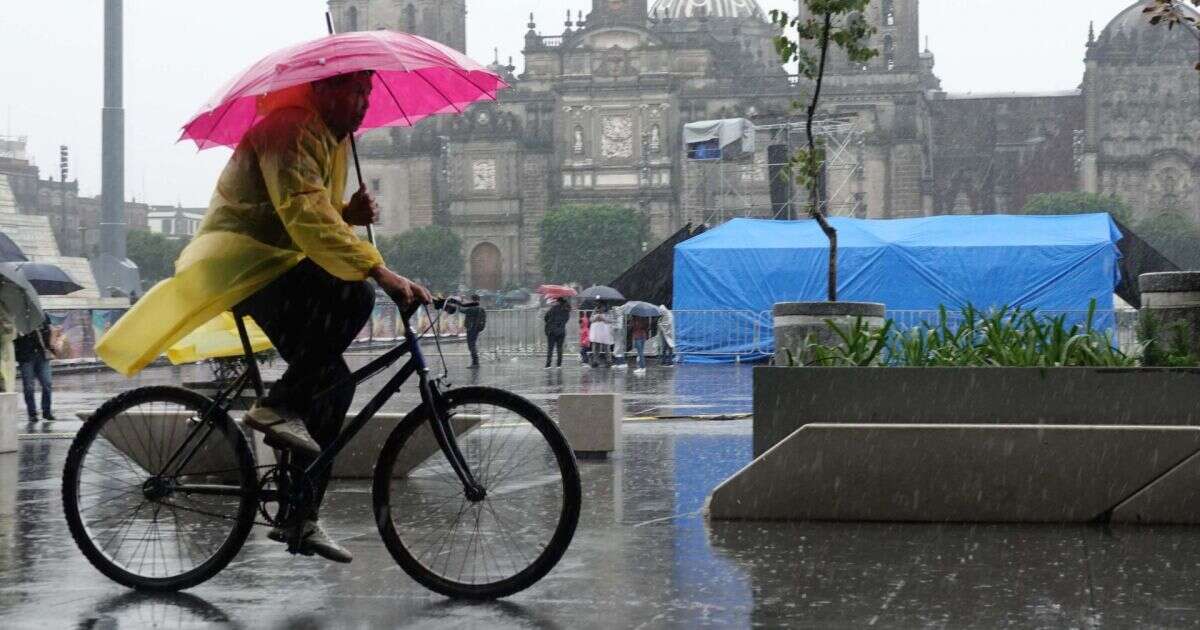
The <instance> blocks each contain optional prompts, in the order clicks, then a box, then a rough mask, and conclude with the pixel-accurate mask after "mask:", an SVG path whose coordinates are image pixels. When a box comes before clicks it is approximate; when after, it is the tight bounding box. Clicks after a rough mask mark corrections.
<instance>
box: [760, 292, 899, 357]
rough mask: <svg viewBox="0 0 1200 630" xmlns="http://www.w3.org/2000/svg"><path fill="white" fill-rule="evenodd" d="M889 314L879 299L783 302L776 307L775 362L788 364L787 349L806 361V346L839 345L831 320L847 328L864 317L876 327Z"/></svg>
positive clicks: (872, 327) (872, 326) (864, 320)
mask: <svg viewBox="0 0 1200 630" xmlns="http://www.w3.org/2000/svg"><path fill="white" fill-rule="evenodd" d="M886 314H887V308H886V307H885V306H884V305H883V304H879V303H876V302H780V303H778V304H776V305H775V309H774V317H775V363H776V364H777V365H786V364H787V361H788V355H787V350H791V352H792V355H793V356H794V357H795V359H796V361H797V362H804V361H807V356H808V353H807V352H806V351H805V350H804V348H805V347H806V346H807V345H808V344H810V343H817V344H821V345H825V346H836V345H840V344H841V343H842V340H841V338H840V337H838V336H837V333H835V332H834V331H833V330H831V329H830V328H829V324H828V322H833V323H834V324H836V325H838V326H839V327H841V328H842V329H847V328H850V327H853V326H854V324H855V322H856V321H857V320H858V318H860V317H861V318H862V320H863V323H865V324H866V325H867V326H868V327H870V328H871V329H872V330H875V329H878V328H882V327H883V322H884V317H885V315H886Z"/></svg>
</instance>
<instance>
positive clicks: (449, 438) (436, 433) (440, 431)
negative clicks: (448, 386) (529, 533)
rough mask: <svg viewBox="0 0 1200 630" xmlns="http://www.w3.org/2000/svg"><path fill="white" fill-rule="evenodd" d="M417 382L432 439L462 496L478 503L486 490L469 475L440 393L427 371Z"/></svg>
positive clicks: (482, 498)
mask: <svg viewBox="0 0 1200 630" xmlns="http://www.w3.org/2000/svg"><path fill="white" fill-rule="evenodd" d="M419 380H420V384H421V397H422V398H424V399H425V404H426V405H428V407H429V411H430V418H429V428H430V429H431V430H433V437H434V438H435V439H436V440H437V443H438V446H439V447H440V448H441V449H442V453H443V454H445V455H446V460H447V461H449V462H450V468H452V469H453V470H454V474H456V475H458V480H459V481H460V482H462V485H463V494H464V495H465V496H466V497H467V500H468V501H470V502H472V503H478V502H480V501H482V500H484V499H486V498H487V490H486V489H484V487H483V486H481V485H480V484H479V482H478V481H476V480H475V476H474V475H472V474H471V469H470V468H469V467H468V466H467V460H466V458H465V457H463V454H462V451H461V450H460V449H459V448H458V440H457V439H455V436H454V427H453V426H452V425H451V424H450V418H449V416H448V414H447V413H446V409H445V407H444V405H443V404H442V397H441V393H440V392H438V391H437V387H436V386H435V385H434V384H433V383H431V382H430V381H429V378H428V374H427V370H423V371H422V372H421V374H420V375H419Z"/></svg>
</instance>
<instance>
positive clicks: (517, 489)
mask: <svg viewBox="0 0 1200 630" xmlns="http://www.w3.org/2000/svg"><path fill="white" fill-rule="evenodd" d="M442 397H443V399H444V400H445V404H446V409H447V411H448V417H449V418H450V424H451V426H452V427H453V428H454V432H455V434H456V435H457V440H456V441H457V443H458V445H459V449H460V450H461V451H462V453H463V457H464V458H465V460H466V462H467V466H468V467H469V469H470V471H471V473H472V474H473V475H474V477H475V479H476V481H478V482H479V484H480V485H482V486H483V488H484V489H485V490H486V492H487V496H486V498H484V499H483V500H481V501H477V502H473V501H470V500H469V499H468V498H467V497H466V496H465V492H464V490H463V485H462V483H461V482H460V481H459V479H458V476H457V475H456V474H455V472H454V470H453V469H452V468H451V467H450V463H449V461H448V460H447V458H446V456H445V455H444V454H443V453H442V452H441V450H440V449H439V448H438V445H437V442H436V439H435V438H434V434H433V430H432V428H430V413H429V410H428V408H427V407H426V406H424V405H422V406H421V407H419V408H417V409H416V410H415V411H413V413H411V414H409V416H408V417H407V418H405V419H404V421H403V422H401V423H400V425H399V426H397V427H396V429H395V431H393V432H392V435H391V436H390V437H389V438H388V441H387V443H386V444H385V445H384V447H383V451H382V453H381V454H380V456H379V462H378V464H377V465H376V467H375V484H374V491H373V495H374V504H375V520H376V522H377V523H378V524H379V532H380V534H381V535H382V536H383V540H384V543H385V544H386V545H387V548H388V551H390V552H391V554H392V556H393V557H394V558H395V559H396V562H397V563H399V564H400V566H401V567H402V568H403V569H404V571H405V572H407V573H408V574H409V575H410V576H412V578H413V579H415V580H417V581H418V582H420V583H421V584H422V585H424V586H425V587H427V588H429V589H431V590H433V591H436V592H438V593H441V594H443V595H446V596H449V597H459V598H465V599H494V598H498V597H506V596H508V595H512V594H513V593H516V592H518V591H521V590H524V589H526V588H528V587H529V586H530V585H532V584H533V583H535V582H537V581H538V580H540V579H541V578H542V577H544V576H545V575H546V574H547V573H549V572H550V570H551V569H553V568H554V565H555V564H557V563H558V561H559V560H560V559H561V558H562V556H563V554H564V553H565V552H566V550H567V547H568V546H569V545H570V544H571V538H572V537H573V536H574V534H575V526H576V525H577V524H578V522H579V507H580V500H581V499H580V496H581V490H580V483H579V470H578V468H577V467H576V465H575V456H574V454H573V453H572V452H571V448H570V446H569V445H568V444H567V441H566V439H565V438H563V436H562V433H561V432H559V430H558V427H557V426H556V425H555V424H554V422H553V421H552V420H550V418H549V417H548V416H547V415H546V414H545V413H544V412H542V410H540V409H538V408H537V407H536V406H535V405H534V404H533V403H531V402H529V401H527V400H525V399H524V398H521V397H520V396H517V395H515V394H512V393H509V392H505V391H502V390H498V389H491V388H485V387H469V388H464V389H457V390H452V391H449V392H446V393H445V394H443V395H442Z"/></svg>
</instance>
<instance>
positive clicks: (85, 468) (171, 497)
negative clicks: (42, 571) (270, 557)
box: [62, 387, 257, 591]
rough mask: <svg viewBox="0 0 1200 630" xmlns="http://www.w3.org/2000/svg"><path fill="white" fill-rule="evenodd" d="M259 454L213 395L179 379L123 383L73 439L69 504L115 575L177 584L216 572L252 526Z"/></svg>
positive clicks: (70, 517) (142, 584) (76, 530)
mask: <svg viewBox="0 0 1200 630" xmlns="http://www.w3.org/2000/svg"><path fill="white" fill-rule="evenodd" d="M254 473H255V470H254V456H253V455H252V454H251V453H250V448H249V445H248V444H247V442H246V438H245V436H243V435H242V433H241V432H240V431H239V430H238V428H237V426H236V425H235V424H234V422H233V420H232V419H231V418H230V417H229V415H228V414H226V413H225V412H224V411H223V410H221V409H216V408H213V403H212V401H211V400H209V399H208V398H205V397H204V396H201V395H199V394H196V393H194V392H190V391H188V390H185V389H179V388H175V387H147V388H143V389H136V390H133V391H130V392H126V393H124V394H121V395H120V396H117V397H116V398H114V399H112V400H110V401H109V402H107V403H105V404H104V405H103V406H101V407H100V409H99V410H97V411H96V414H95V415H94V416H92V417H91V418H90V419H88V421H87V422H86V423H84V425H83V428H82V429H80V430H79V433H78V434H76V436H75V441H74V442H73V443H72V444H71V449H70V451H68V453H67V462H66V466H65V468H64V469H63V489H62V497H63V513H64V514H65V515H66V518H67V525H68V526H69V528H70V530H71V536H72V537H74V539H75V543H76V544H77V545H78V546H79V549H80V551H82V552H83V555H84V556H85V557H87V559H88V561H90V562H91V563H92V565H93V566H95V567H96V568H97V569H99V570H100V572H101V573H103V574H104V575H106V576H108V577H109V578H110V579H112V580H114V581H116V582H118V583H120V584H123V585H125V586H129V587H131V588H136V589H140V590H147V591H175V590H180V589H184V588H189V587H191V586H195V585H196V584H199V583H201V582H203V581H205V580H207V579H208V578H210V577H212V576H213V575H216V573H217V572H218V571H220V570H221V569H223V568H224V567H225V565H226V564H228V563H229V561H230V560H232V559H233V557H234V556H235V555H236V554H237V552H238V550H239V549H241V546H242V544H243V543H244V542H245V540H246V536H247V535H248V534H249V533H250V529H251V528H252V527H253V526H254V510H255V509H256V505H257V503H256V488H257V480H256V479H255V474H254Z"/></svg>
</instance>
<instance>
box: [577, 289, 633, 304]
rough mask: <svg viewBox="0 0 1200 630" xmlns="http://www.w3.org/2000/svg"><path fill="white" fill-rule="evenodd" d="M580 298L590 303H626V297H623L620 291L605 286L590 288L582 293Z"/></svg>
mask: <svg viewBox="0 0 1200 630" xmlns="http://www.w3.org/2000/svg"><path fill="white" fill-rule="evenodd" d="M579 297H580V299H582V300H584V301H589V302H590V301H595V302H624V301H625V296H624V295H621V292H620V291H618V290H616V289H614V288H612V287H606V286H604V285H596V286H594V287H589V288H588V289H586V290H584V291H580V292H579Z"/></svg>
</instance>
